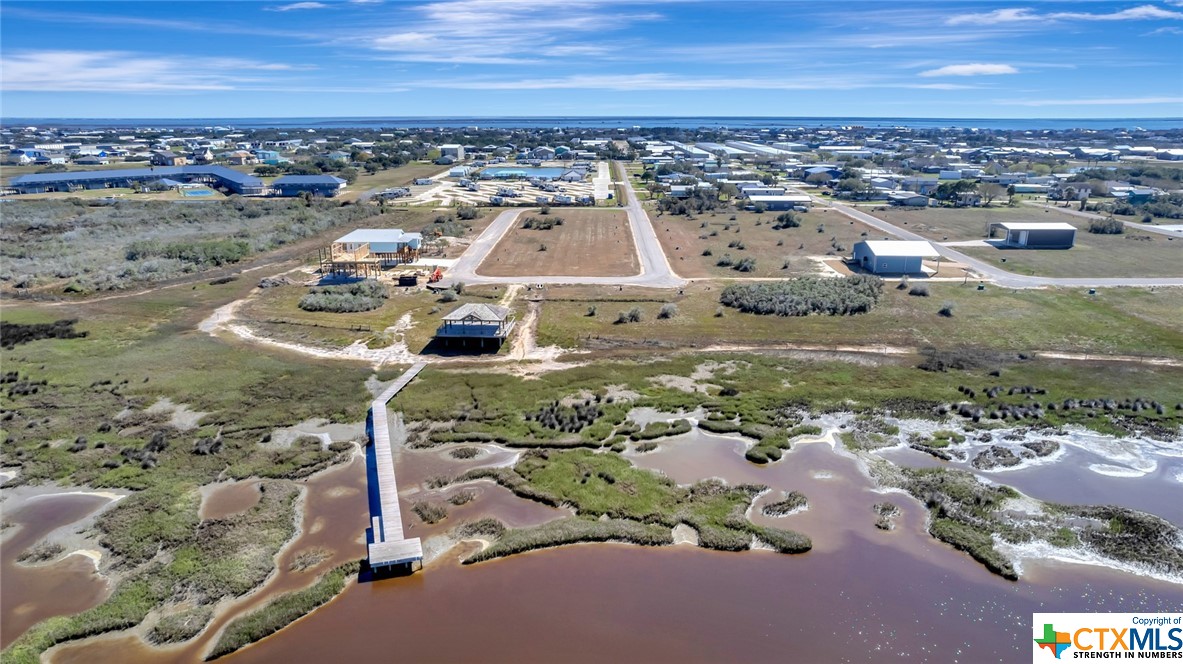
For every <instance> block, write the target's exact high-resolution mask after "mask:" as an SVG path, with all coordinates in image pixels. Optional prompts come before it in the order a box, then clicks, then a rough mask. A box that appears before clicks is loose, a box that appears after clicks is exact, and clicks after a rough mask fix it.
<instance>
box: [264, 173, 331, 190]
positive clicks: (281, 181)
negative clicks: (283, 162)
mask: <svg viewBox="0 0 1183 664" xmlns="http://www.w3.org/2000/svg"><path fill="white" fill-rule="evenodd" d="M272 184H273V185H275V186H277V187H278V186H282V185H285V184H332V185H337V186H341V185H343V184H345V180H342V179H341V178H339V177H337V176H335V175H285V176H283V177H281V178H277V179H276V180H275V182H273V183H272Z"/></svg>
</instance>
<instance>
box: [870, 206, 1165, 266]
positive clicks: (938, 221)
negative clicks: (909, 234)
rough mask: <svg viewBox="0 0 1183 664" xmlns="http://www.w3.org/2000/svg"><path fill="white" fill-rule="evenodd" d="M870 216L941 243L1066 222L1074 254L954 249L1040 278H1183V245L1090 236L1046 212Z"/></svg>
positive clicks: (1083, 225)
mask: <svg viewBox="0 0 1183 664" xmlns="http://www.w3.org/2000/svg"><path fill="white" fill-rule="evenodd" d="M870 214H872V215H874V216H875V217H878V218H880V219H883V220H884V221H887V222H889V223H892V224H896V225H899V226H902V227H904V228H906V229H908V230H910V231H913V232H915V233H919V234H921V235H924V236H925V237H928V238H930V239H932V240H935V241H937V242H942V241H949V242H956V241H962V240H983V239H985V238H986V233H987V229H988V228H989V225H990V224H991V223H999V222H1053V221H1054V222H1065V223H1069V224H1072V225H1073V226H1075V227H1076V244H1075V246H1074V247H1072V248H1071V249H1066V250H1064V249H1000V248H996V247H985V246H970V247H956V249H957V250H958V251H961V252H963V253H966V254H968V255H970V256H973V257H974V258H977V259H980V260H984V261H987V262H989V263H991V264H993V265H997V266H998V267H1000V268H1002V269H1004V270H1007V271H1008V272H1014V273H1016V274H1024V275H1037V276H1041V277H1178V276H1183V241H1180V240H1172V239H1169V238H1168V237H1166V236H1163V235H1159V234H1157V233H1145V232H1142V231H1139V230H1137V229H1134V228H1127V229H1126V232H1125V233H1124V234H1122V235H1098V234H1095V233H1089V232H1088V226H1089V220H1088V219H1084V218H1081V217H1077V216H1073V215H1069V214H1064V213H1062V212H1057V211H1055V210H1048V209H1046V208H1036V207H1031V206H1023V207H1020V208H1005V207H1004V208H927V209H924V208H919V209H913V208H907V209H906V208H876V209H874V210H873V211H870Z"/></svg>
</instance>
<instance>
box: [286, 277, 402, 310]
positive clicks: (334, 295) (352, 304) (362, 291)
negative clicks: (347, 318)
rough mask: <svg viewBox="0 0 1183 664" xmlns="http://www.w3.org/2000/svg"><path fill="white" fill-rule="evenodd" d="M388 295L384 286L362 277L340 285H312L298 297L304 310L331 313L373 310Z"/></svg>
mask: <svg viewBox="0 0 1183 664" xmlns="http://www.w3.org/2000/svg"><path fill="white" fill-rule="evenodd" d="M389 296H390V295H389V293H387V292H386V286H384V285H382V284H380V283H378V282H377V281H374V280H372V279H363V280H361V281H358V282H355V283H352V284H343V285H340V286H316V287H313V288H311V289H309V291H308V294H307V295H305V296H304V297H302V298H300V303H299V307H300V308H301V309H303V310H304V311H328V312H332V313H356V312H360V311H373V310H374V309H377V308H378V307H381V306H382V305H383V304H384V303H385V302H386V298H388V297H389Z"/></svg>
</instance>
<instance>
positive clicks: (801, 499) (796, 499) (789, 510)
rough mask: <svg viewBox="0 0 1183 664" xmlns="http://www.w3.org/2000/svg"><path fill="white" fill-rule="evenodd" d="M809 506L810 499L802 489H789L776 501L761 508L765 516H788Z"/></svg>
mask: <svg viewBox="0 0 1183 664" xmlns="http://www.w3.org/2000/svg"><path fill="white" fill-rule="evenodd" d="M808 508H809V500H808V499H807V498H806V497H805V494H803V493H801V492H800V491H789V492H787V493H785V494H784V497H783V498H781V499H780V500H778V501H776V502H774V503H768V504H766V505H765V506H764V508H763V509H762V510H761V511H762V512H763V513H764V516H788V515H789V514H793V513H795V512H800V511H802V510H805V509H808Z"/></svg>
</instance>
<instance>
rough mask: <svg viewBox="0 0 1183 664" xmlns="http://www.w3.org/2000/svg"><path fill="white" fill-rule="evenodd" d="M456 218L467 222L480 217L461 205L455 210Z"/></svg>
mask: <svg viewBox="0 0 1183 664" xmlns="http://www.w3.org/2000/svg"><path fill="white" fill-rule="evenodd" d="M544 214H545V213H544ZM456 216H457V217H458V218H460V219H464V220H466V221H467V220H471V219H476V218H477V217H478V216H480V211H478V210H477V209H476V208H475V207H473V206H471V205H461V206H460V207H458V208H456Z"/></svg>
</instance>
